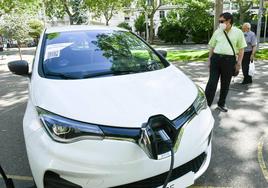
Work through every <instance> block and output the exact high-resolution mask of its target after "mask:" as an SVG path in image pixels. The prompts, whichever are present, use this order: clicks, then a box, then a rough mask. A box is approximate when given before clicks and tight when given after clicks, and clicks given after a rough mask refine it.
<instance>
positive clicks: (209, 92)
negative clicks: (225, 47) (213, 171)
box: [205, 54, 236, 106]
mask: <svg viewBox="0 0 268 188" xmlns="http://www.w3.org/2000/svg"><path fill="white" fill-rule="evenodd" d="M235 62H236V60H235V57H234V56H229V55H219V54H213V55H212V57H211V59H210V70H209V80H208V83H207V86H206V91H205V93H206V97H207V102H208V105H209V106H211V104H212V102H213V99H214V96H215V93H216V90H217V85H218V82H219V78H221V89H220V99H219V101H218V105H219V106H224V105H225V100H226V97H227V94H228V91H229V86H230V82H231V79H232V75H233V71H234V66H235Z"/></svg>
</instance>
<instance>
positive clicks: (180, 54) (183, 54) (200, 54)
mask: <svg viewBox="0 0 268 188" xmlns="http://www.w3.org/2000/svg"><path fill="white" fill-rule="evenodd" d="M208 53H209V52H208V50H176V51H168V53H167V60H168V61H171V62H174V61H206V60H207V59H208Z"/></svg>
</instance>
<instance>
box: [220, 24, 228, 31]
mask: <svg viewBox="0 0 268 188" xmlns="http://www.w3.org/2000/svg"><path fill="white" fill-rule="evenodd" d="M226 27H227V25H226V24H225V23H220V25H219V28H220V29H221V30H225V29H226Z"/></svg>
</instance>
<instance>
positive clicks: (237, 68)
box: [235, 63, 241, 72]
mask: <svg viewBox="0 0 268 188" xmlns="http://www.w3.org/2000/svg"><path fill="white" fill-rule="evenodd" d="M240 68H241V63H236V65H235V70H236V72H238V71H239V70H240Z"/></svg>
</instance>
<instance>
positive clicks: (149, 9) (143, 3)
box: [137, 0, 164, 43]
mask: <svg viewBox="0 0 268 188" xmlns="http://www.w3.org/2000/svg"><path fill="white" fill-rule="evenodd" d="M163 3H164V0H162V1H161V0H160V1H159V0H138V3H137V6H138V7H139V8H140V7H142V8H143V12H144V13H145V14H147V15H148V17H149V19H150V27H149V40H150V43H152V42H153V39H154V15H155V13H156V11H157V10H158V9H159V8H160V6H161V5H162V4H163Z"/></svg>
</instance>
